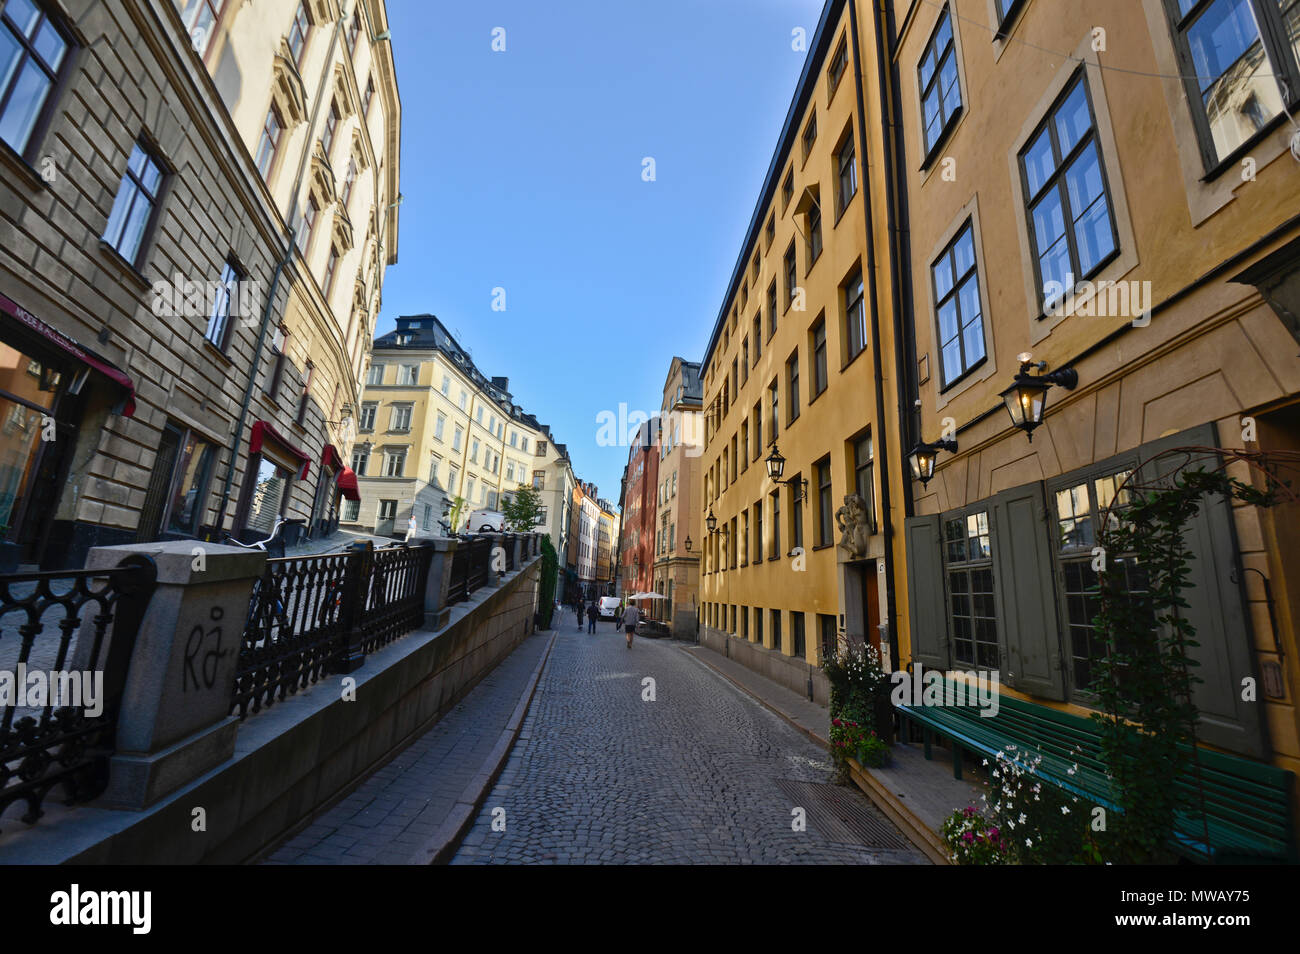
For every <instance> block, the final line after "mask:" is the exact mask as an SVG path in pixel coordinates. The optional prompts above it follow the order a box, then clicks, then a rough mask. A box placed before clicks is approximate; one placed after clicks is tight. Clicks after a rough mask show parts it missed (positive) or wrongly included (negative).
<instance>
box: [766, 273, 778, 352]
mask: <svg viewBox="0 0 1300 954" xmlns="http://www.w3.org/2000/svg"><path fill="white" fill-rule="evenodd" d="M774 334H776V279H775V278H774V279H772V284H771V285H769V286H768V287H767V337H768V340H771V338H772V335H774Z"/></svg>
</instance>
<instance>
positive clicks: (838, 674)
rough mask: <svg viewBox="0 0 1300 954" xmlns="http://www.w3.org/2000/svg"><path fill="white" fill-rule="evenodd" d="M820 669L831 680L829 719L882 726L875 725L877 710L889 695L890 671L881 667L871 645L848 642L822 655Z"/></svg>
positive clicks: (878, 727) (878, 655)
mask: <svg viewBox="0 0 1300 954" xmlns="http://www.w3.org/2000/svg"><path fill="white" fill-rule="evenodd" d="M822 672H824V673H825V674H826V680H827V682H828V683H829V684H830V711H831V717H832V719H836V718H838V719H847V720H850V721H852V722H854V723H857V724H859V725H864V726H867V727H868V728H873V729H877V730H878V729H880V728H881V727H880V726H877V725H876V710H877V706H878V705H879V704H880V702H881V700H882V699H885V698H887V697H888V695H889V674H888V673H886V672H885V671H884V669H883V668H881V665H880V654H879V653H878V652H877V651H876V648H875V647H874V646H871V645H870V644H862V645H853V644H850V645H848V646H845V647H843V648H841V649H839V650H838V651H836V652H834V653H829V654H827V656H826V657H825V658H823V659H822Z"/></svg>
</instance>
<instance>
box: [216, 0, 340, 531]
mask: <svg viewBox="0 0 1300 954" xmlns="http://www.w3.org/2000/svg"><path fill="white" fill-rule="evenodd" d="M358 2H360V0H358ZM343 21H344V18H343V17H339V21H338V23H337V24H336V25H335V27H334V32H333V33H332V34H331V35H330V48H329V52H328V54H327V55H326V57H325V65H324V67H323V68H322V70H321V78H320V82H319V83H318V84H317V86H316V106H315V108H314V109H313V110H312V114H311V119H310V120H309V122H308V125H307V129H308V131H309V132H310V131H311V130H312V129H314V128H316V120H317V118H318V117H319V116H320V110H321V105H322V104H323V103H324V101H325V97H324V96H322V95H320V91H321V90H323V89H324V88H325V83H326V81H327V80H328V78H329V72H330V67H331V65H332V64H333V62H334V50H335V48H336V47H337V46H338V41H339V34H340V33H341V31H342V30H343ZM311 153H312V150H311V138H310V136H309V137H308V140H307V146H306V148H304V149H303V151H302V158H301V159H300V160H299V162H298V175H297V177H296V178H295V179H294V183H293V192H292V193H290V195H292V197H293V202H294V205H293V206H292V207H291V208H290V209H289V221H288V222H287V223H286V243H285V252H284V257H283V258H282V259H280V261H279V262H278V263H277V264H276V266H275V273H274V274H273V275H272V276H271V288H270V291H269V292H268V293H267V296H266V305H265V307H264V308H263V309H262V325H261V327H260V328H259V329H258V332H257V347H256V348H254V349H253V364H252V366H251V367H250V368H249V369H248V385H247V386H246V387H245V388H244V400H243V403H242V404H241V405H240V407H239V418H238V419H237V420H236V421H235V434H234V437H233V438H232V439H231V442H230V463H229V464H227V466H226V479H225V481H224V482H223V483H222V487H221V508H220V509H219V510H218V511H217V519H216V521H215V523H214V524H213V527H214V532H215V533H217V534H220V533H221V531H222V525H223V524H224V523H225V522H226V505H227V504H228V503H229V502H230V485H231V484H232V483H234V480H235V462H236V461H237V460H239V445H240V442H241V441H243V438H244V422H245V421H247V420H248V409H249V406H250V405H251V404H252V403H253V389H254V388H255V387H256V386H257V371H258V368H260V367H261V364H262V349H263V348H264V347H265V345H266V332H267V330H268V329H269V328H270V326H271V315H272V312H274V310H275V295H276V292H277V291H279V288H280V276H281V275H282V274H284V270H285V268H286V267H287V266H288V265H289V263H290V262H291V261H292V260H293V252H294V248H295V244H294V239H293V236H294V225H295V223H296V222H297V220H298V207H297V201H298V195H299V193H300V192H301V191H302V183H303V179H304V178H305V177H306V174H307V165H308V163H309V162H310V161H311ZM234 529H235V528H234V527H233V526H232V527H231V530H234Z"/></svg>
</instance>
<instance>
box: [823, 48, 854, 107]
mask: <svg viewBox="0 0 1300 954" xmlns="http://www.w3.org/2000/svg"><path fill="white" fill-rule="evenodd" d="M848 67H849V45H848V40H847V39H844V40H840V45H839V46H838V47H837V48H836V50H835V55H834V56H833V57H831V65H830V68H829V69H827V71H826V81H827V82H828V83H829V84H830V88H831V96H834V95H835V91H836V90H837V89H839V86H840V80H841V79H842V78H843V76H844V71H845V70H846V69H848Z"/></svg>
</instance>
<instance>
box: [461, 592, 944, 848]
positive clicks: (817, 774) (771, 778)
mask: <svg viewBox="0 0 1300 954" xmlns="http://www.w3.org/2000/svg"><path fill="white" fill-rule="evenodd" d="M647 679H650V680H652V682H647V681H646V680H647ZM651 689H653V693H651ZM823 711H824V710H823ZM831 775H832V766H831V763H830V759H829V757H828V756H827V754H826V751H825V749H824V748H823V747H822V746H820V745H818V744H817V743H816V742H814V741H812V740H811V739H809V738H808V736H807V735H805V734H804V733H802V732H800V731H799V730H798V729H795V728H794V727H792V726H791V725H790V724H789V723H787V722H786V721H785V720H784V719H782V718H781V717H779V716H778V715H776V714H774V713H773V712H771V711H769V710H768V709H767V708H765V707H764V706H762V705H760V704H759V703H758V702H756V701H755V700H754V699H753V698H751V697H750V696H748V695H746V694H745V693H744V692H742V691H741V690H740V689H738V688H737V687H736V686H735V685H733V684H732V683H731V682H729V681H728V680H727V679H725V678H723V677H722V676H721V675H720V674H719V673H718V672H716V671H715V670H713V669H710V668H708V667H706V666H704V665H702V664H701V663H700V662H699V661H698V660H696V659H694V658H692V657H691V656H690V655H689V654H688V653H687V652H684V651H683V649H682V644H681V643H674V642H672V641H669V640H649V639H641V638H638V639H637V640H636V642H635V645H634V646H633V648H632V649H631V650H630V651H629V650H628V649H626V648H625V645H624V641H623V637H622V636H621V635H620V634H618V633H615V632H614V631H613V630H612V629H611V628H610V627H609V625H604V626H600V627H598V632H597V633H596V635H594V636H593V635H587V634H586V633H582V632H579V631H578V629H577V626H576V625H575V624H574V623H573V622H572V617H570V621H569V624H568V625H566V626H563V627H562V628H561V630H560V635H559V636H558V638H557V639H556V642H555V646H554V648H553V649H552V651H551V656H550V660H549V661H548V663H547V666H546V668H545V670H544V671H543V673H542V677H541V682H540V683H539V684H538V687H537V694H536V696H535V697H534V699H533V704H532V708H531V709H530V710H529V714H528V716H527V718H526V719H525V721H524V725H523V730H522V732H521V734H520V736H519V739H518V741H517V742H516V744H515V747H514V749H513V751H512V752H511V755H510V757H509V759H508V761H507V763H506V766H505V768H504V770H503V771H502V774H501V777H500V778H499V780H498V782H497V784H496V785H495V786H494V787H493V789H492V791H491V792H490V793H489V795H488V797H487V799H486V800H485V802H484V803H483V807H482V809H481V811H480V812H479V814H478V817H477V819H476V820H475V822H474V825H473V827H472V828H471V830H470V832H469V834H468V835H467V836H466V837H465V839H464V841H463V842H462V844H461V848H460V850H459V852H458V853H457V854H456V856H455V857H454V859H453V863H455V864H475V863H478V864H482V863H560V864H563V863H587V864H590V863H598V864H606V863H632V864H645V863H715V864H747V863H761V864H788V863H801V862H802V863H924V862H925V858H924V856H923V855H922V854H921V853H920V852H918V851H917V850H915V849H914V848H913V847H912V846H911V845H910V843H909V842H908V841H907V840H906V839H905V838H904V837H903V836H902V834H901V833H900V832H899V831H898V830H897V829H896V828H895V827H894V826H893V825H892V824H891V823H890V822H889V821H888V820H887V819H885V817H884V816H883V815H881V814H880V813H879V812H878V811H877V810H876V809H875V807H874V806H873V805H872V804H871V802H870V801H869V800H868V799H867V798H866V797H865V796H863V795H862V794H861V793H860V792H858V791H857V790H856V789H853V788H845V787H839V786H835V785H831V784H829V782H830V779H831ZM800 821H803V822H804V824H803V825H802V826H801V825H800V824H799V822H800Z"/></svg>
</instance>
